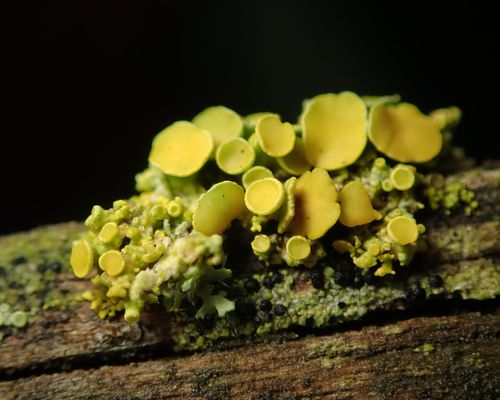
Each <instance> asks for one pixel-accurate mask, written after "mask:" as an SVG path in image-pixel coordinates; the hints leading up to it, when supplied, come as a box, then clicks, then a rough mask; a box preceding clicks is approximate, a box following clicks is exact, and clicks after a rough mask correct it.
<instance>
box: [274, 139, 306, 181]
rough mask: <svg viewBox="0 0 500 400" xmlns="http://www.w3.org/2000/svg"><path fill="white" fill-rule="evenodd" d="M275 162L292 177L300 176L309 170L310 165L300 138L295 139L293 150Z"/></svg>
mask: <svg viewBox="0 0 500 400" xmlns="http://www.w3.org/2000/svg"><path fill="white" fill-rule="evenodd" d="M276 160H277V161H278V164H279V166H280V167H281V168H283V169H284V170H285V171H286V172H288V173H289V174H292V175H302V174H303V173H305V172H306V171H309V169H310V168H311V164H310V163H309V161H307V158H306V148H305V146H304V140H303V139H302V138H296V139H295V145H294V147H293V150H292V151H291V152H290V153H288V154H287V155H286V156H283V157H279V158H277V159H276Z"/></svg>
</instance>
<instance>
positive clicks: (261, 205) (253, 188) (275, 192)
mask: <svg viewBox="0 0 500 400" xmlns="http://www.w3.org/2000/svg"><path fill="white" fill-rule="evenodd" d="M284 200H285V188H284V187H283V184H282V183H281V182H280V181H279V180H277V179H276V178H264V179H260V180H258V181H256V182H254V183H252V184H251V185H250V186H249V187H248V189H247V190H246V192H245V204H246V206H247V208H248V209H249V210H250V211H251V212H253V213H254V214H257V215H270V214H272V213H274V212H275V211H277V210H278V209H279V208H280V207H281V205H282V204H283V201H284Z"/></svg>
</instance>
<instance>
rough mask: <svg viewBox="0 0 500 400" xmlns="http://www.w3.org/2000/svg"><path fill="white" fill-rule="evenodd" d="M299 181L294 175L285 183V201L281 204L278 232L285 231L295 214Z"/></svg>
mask: <svg viewBox="0 0 500 400" xmlns="http://www.w3.org/2000/svg"><path fill="white" fill-rule="evenodd" d="M296 183H297V178H296V177H294V176H292V177H291V178H289V179H287V180H286V182H285V184H284V185H283V186H284V187H285V201H284V202H283V205H282V206H281V210H280V215H279V223H278V229H277V230H278V233H283V232H285V231H286V229H287V228H288V225H289V224H290V222H291V221H292V219H293V217H294V216H295V184H296Z"/></svg>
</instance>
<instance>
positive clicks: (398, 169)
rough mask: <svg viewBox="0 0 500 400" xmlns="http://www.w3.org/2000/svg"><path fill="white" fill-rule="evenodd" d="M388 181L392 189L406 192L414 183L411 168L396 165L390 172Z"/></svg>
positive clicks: (413, 174)
mask: <svg viewBox="0 0 500 400" xmlns="http://www.w3.org/2000/svg"><path fill="white" fill-rule="evenodd" d="M390 180H391V183H392V186H393V187H394V188H396V189H398V190H408V189H411V188H412V186H413V184H414V183H415V173H414V171H413V169H412V167H411V166H409V165H404V164H398V165H396V166H395V167H394V168H393V170H392V171H391V175H390Z"/></svg>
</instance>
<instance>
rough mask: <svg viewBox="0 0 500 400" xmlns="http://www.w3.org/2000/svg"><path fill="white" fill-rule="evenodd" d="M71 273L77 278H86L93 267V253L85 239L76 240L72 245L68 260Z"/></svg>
mask: <svg viewBox="0 0 500 400" xmlns="http://www.w3.org/2000/svg"><path fill="white" fill-rule="evenodd" d="M70 264H71V268H73V273H74V274H75V275H76V276H77V277H78V278H84V277H85V276H87V275H88V274H89V273H90V271H92V267H93V266H94V251H93V250H92V247H91V246H90V244H89V242H88V241H87V240H85V239H82V240H78V241H76V242H75V243H74V244H73V248H72V249H71V258H70Z"/></svg>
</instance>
